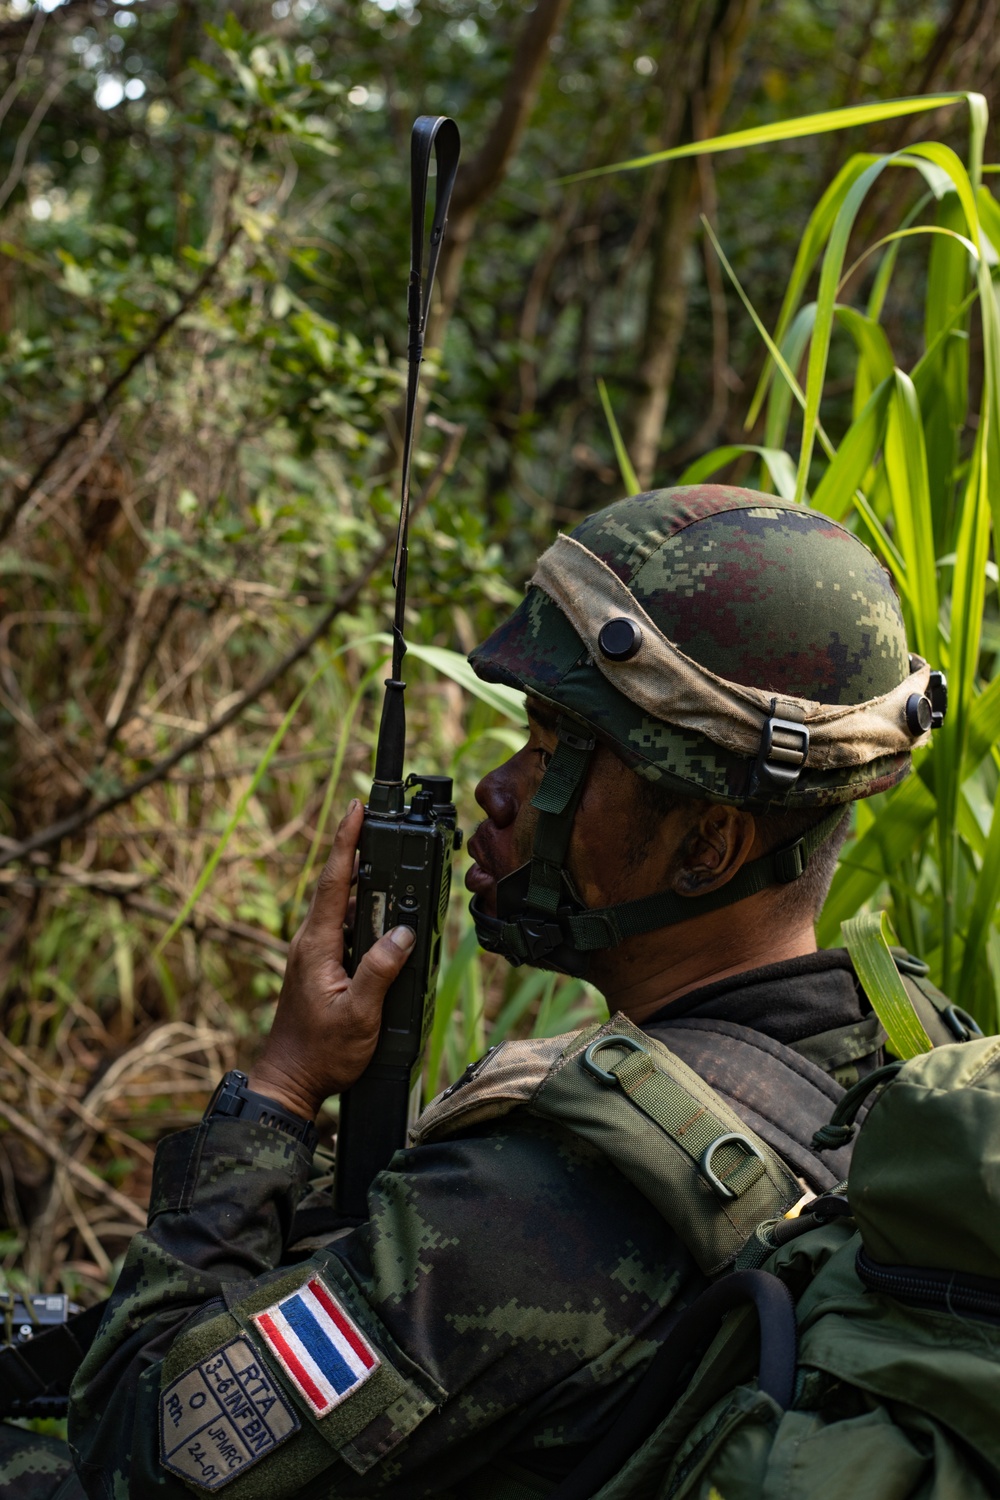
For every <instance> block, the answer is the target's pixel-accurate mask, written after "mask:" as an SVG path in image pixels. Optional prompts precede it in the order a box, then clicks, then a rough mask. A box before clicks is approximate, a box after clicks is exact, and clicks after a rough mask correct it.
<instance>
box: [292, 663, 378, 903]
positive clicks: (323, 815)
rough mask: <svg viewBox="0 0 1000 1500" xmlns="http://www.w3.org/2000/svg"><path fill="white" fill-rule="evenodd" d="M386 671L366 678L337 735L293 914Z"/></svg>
mask: <svg viewBox="0 0 1000 1500" xmlns="http://www.w3.org/2000/svg"><path fill="white" fill-rule="evenodd" d="M384 669H385V661H381V662H378V663H377V664H376V665H375V666H374V667H372V668H370V670H369V671H367V672H366V673H365V674H364V676H363V677H362V678H361V681H360V682H359V683H358V685H357V687H356V688H355V690H354V692H353V694H352V695H351V700H350V702H349V703H348V705H347V711H346V713H345V714H344V716H343V719H342V721H341V725H340V733H339V734H338V735H337V744H336V748H335V749H334V752H333V761H332V762H331V765H330V774H329V775H328V776H327V779H326V788H325V790H324V792H323V802H322V805H321V807H320V810H319V816H318V817H317V819H316V826H315V828H314V830H313V836H312V840H311V841H310V844H309V853H308V854H307V855H306V859H305V863H304V864H303V866H302V871H301V873H300V875H299V878H298V880H297V881H296V883H295V895H294V896H293V897H292V911H293V912H294V913H296V914H298V912H299V911H300V910H301V908H302V903H303V899H304V897H305V893H306V890H307V888H308V886H309V882H310V880H311V879H312V872H313V870H314V869H315V866H316V861H317V858H318V856H319V848H320V844H321V843H322V841H323V835H324V833H325V832H326V825H327V822H328V820H329V817H330V810H331V808H332V807H333V799H334V797H335V796H336V794H337V788H338V786H339V785H340V775H341V772H342V771H343V769H344V756H345V755H346V754H347V746H348V743H349V741H350V736H351V733H352V731H353V729H354V721H355V719H356V718H357V715H358V709H359V708H360V707H361V704H362V701H363V699H364V696H365V693H366V692H367V691H368V689H369V688H370V687H371V685H372V683H373V682H374V680H375V678H376V677H378V676H379V674H380V673H381V672H382V671H383V670H384Z"/></svg>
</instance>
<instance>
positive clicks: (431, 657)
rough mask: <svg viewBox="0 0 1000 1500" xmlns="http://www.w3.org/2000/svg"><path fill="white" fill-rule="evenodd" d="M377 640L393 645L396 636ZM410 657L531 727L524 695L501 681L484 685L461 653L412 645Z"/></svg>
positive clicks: (408, 648)
mask: <svg viewBox="0 0 1000 1500" xmlns="http://www.w3.org/2000/svg"><path fill="white" fill-rule="evenodd" d="M373 639H375V640H377V641H385V642H386V643H388V644H390V645H391V643H392V637H391V636H389V635H385V634H380V635H377V636H375V637H373ZM406 654H407V655H408V656H413V657H416V659H417V661H425V662H426V663H427V665H428V666H429V667H433V668H434V670H435V672H440V673H441V675H442V676H443V677H450V678H451V680H452V682H457V683H458V685H459V687H462V688H465V690H466V692H469V693H472V694H473V695H474V696H475V697H477V698H479V699H481V700H482V702H483V703H488V704H489V705H490V707H491V708H495V709H496V710H497V711H498V712H499V713H502V714H505V715H506V717H507V718H508V719H511V720H513V722H514V723H515V724H524V725H526V724H527V722H528V716H527V714H526V713H525V711H524V694H523V693H519V692H517V691H516V690H515V689H514V688H510V687H505V686H504V685H503V683H500V682H483V680H482V679H481V678H480V677H477V676H476V674H475V672H474V671H473V670H472V668H471V667H470V666H469V663H468V662H467V661H466V659H465V657H464V656H462V655H460V653H459V652H457V651H449V650H448V649H447V647H445V646H413V645H410V644H409V643H408V644H407V647H406Z"/></svg>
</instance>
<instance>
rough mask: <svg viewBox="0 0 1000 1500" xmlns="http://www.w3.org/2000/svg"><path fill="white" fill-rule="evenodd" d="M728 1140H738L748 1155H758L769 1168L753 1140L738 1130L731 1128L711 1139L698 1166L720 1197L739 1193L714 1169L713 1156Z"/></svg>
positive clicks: (731, 1196)
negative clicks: (716, 1173)
mask: <svg viewBox="0 0 1000 1500" xmlns="http://www.w3.org/2000/svg"><path fill="white" fill-rule="evenodd" d="M727 1141H736V1142H737V1143H738V1144H739V1145H740V1146H742V1147H743V1149H744V1150H745V1151H746V1153H747V1155H748V1156H756V1158H757V1160H758V1161H759V1162H760V1164H761V1166H762V1167H763V1168H764V1170H765V1171H766V1170H767V1162H766V1161H765V1160H764V1158H763V1156H761V1154H760V1152H759V1151H758V1150H757V1147H756V1146H755V1145H754V1143H753V1141H751V1140H748V1139H747V1137H746V1136H745V1135H742V1134H741V1133H740V1132H739V1131H738V1130H731V1131H729V1132H728V1134H726V1135H720V1136H716V1138H715V1140H714V1141H711V1142H710V1143H709V1145H707V1146H706V1147H705V1149H704V1151H703V1152H702V1153H701V1160H700V1161H699V1163H698V1168H699V1170H700V1172H701V1174H702V1176H703V1177H705V1178H707V1180H708V1182H709V1183H710V1184H711V1186H712V1187H713V1188H714V1190H715V1191H716V1192H717V1193H718V1195H719V1197H720V1198H737V1197H738V1196H739V1194H738V1193H736V1192H734V1191H733V1189H732V1188H731V1187H728V1186H727V1185H726V1183H724V1182H723V1181H722V1178H721V1177H717V1176H716V1175H715V1173H714V1172H713V1171H712V1157H713V1156H714V1155H715V1153H716V1151H718V1149H719V1147H720V1146H724V1145H725V1144H726V1142H727Z"/></svg>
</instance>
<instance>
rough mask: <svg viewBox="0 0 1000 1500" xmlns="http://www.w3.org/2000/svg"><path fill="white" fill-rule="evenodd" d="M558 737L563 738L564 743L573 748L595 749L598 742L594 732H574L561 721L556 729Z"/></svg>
mask: <svg viewBox="0 0 1000 1500" xmlns="http://www.w3.org/2000/svg"><path fill="white" fill-rule="evenodd" d="M556 738H557V739H560V740H562V742H563V744H564V745H568V746H569V747H570V749H571V750H593V748H594V746H595V745H596V743H597V741H596V740H595V739H594V736H593V735H592V734H590V735H588V734H574V733H573V731H572V730H571V729H567V728H566V727H565V725H564V724H563V723H561V722H560V724H559V727H558V728H557V729H556Z"/></svg>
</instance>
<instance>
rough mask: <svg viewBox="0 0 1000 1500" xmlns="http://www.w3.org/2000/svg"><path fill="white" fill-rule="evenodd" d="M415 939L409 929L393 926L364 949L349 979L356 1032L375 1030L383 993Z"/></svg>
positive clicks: (415, 936) (406, 957)
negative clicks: (357, 1027) (363, 954)
mask: <svg viewBox="0 0 1000 1500" xmlns="http://www.w3.org/2000/svg"><path fill="white" fill-rule="evenodd" d="M416 940H417V935H416V933H415V932H414V931H413V929H412V928H411V927H394V928H393V929H392V931H391V932H387V933H386V935H385V937H382V938H379V940H378V942H377V943H375V944H374V945H373V946H372V947H371V948H369V949H368V952H367V953H366V954H365V956H364V958H363V959H362V960H361V962H360V963H359V964H358V967H357V969H356V970H355V973H354V978H353V979H352V980H351V1000H352V1002H353V1003H352V1007H351V1008H352V1010H353V1012H354V1014H355V1016H356V1017H357V1020H358V1023H359V1030H362V1031H365V1030H371V1031H374V1032H377V1031H378V1025H379V1021H380V1019H381V1016H382V1002H383V1000H384V999H385V996H386V991H387V990H388V988H389V986H390V984H391V983H392V981H393V980H394V979H395V977H396V975H397V974H398V973H399V971H400V969H401V968H402V967H403V965H404V964H405V963H406V960H407V959H408V958H409V956H410V953H411V952H412V950H413V945H414V943H415V942H416Z"/></svg>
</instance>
